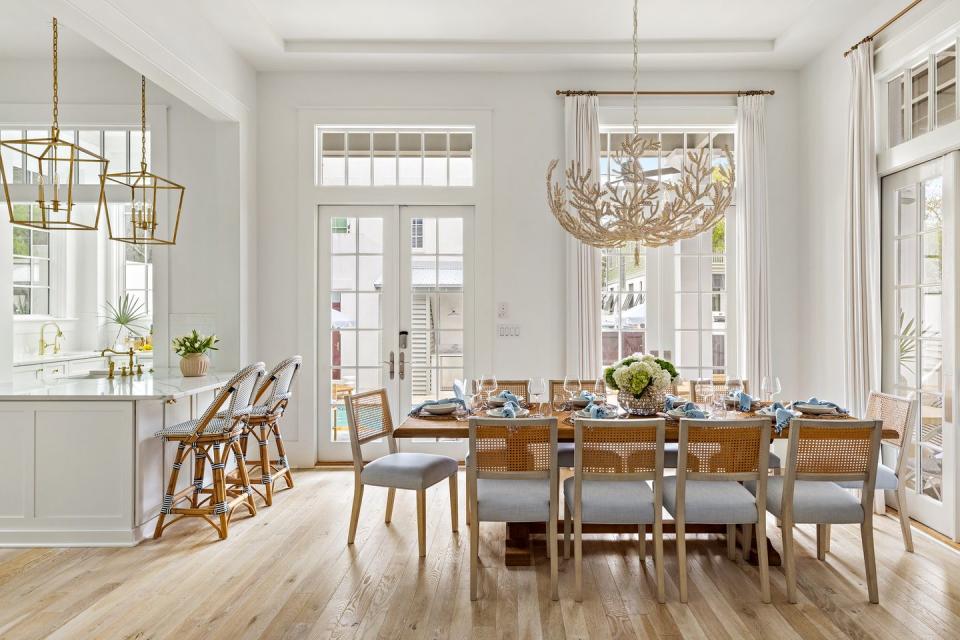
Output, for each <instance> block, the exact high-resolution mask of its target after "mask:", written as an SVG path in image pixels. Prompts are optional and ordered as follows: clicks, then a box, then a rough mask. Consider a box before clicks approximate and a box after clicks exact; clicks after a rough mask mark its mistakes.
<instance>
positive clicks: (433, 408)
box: [420, 402, 458, 416]
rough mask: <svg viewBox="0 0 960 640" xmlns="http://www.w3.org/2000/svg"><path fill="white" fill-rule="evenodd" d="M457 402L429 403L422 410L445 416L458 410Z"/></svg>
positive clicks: (433, 414)
mask: <svg viewBox="0 0 960 640" xmlns="http://www.w3.org/2000/svg"><path fill="white" fill-rule="evenodd" d="M457 406H458V405H457V403H456V402H444V403H443V404H428V405H427V406H425V407H424V408H422V409H421V410H420V411H421V412H422V413H429V414H430V415H432V416H445V415H448V414H450V413H453V412H454V411H456V410H457Z"/></svg>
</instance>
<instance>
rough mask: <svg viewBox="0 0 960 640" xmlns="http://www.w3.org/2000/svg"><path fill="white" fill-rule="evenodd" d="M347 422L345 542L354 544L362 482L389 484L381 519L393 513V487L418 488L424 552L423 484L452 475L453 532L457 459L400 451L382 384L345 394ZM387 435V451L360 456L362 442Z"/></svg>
mask: <svg viewBox="0 0 960 640" xmlns="http://www.w3.org/2000/svg"><path fill="white" fill-rule="evenodd" d="M345 400H346V405H347V424H348V427H349V430H350V449H351V451H352V452H353V474H354V475H353V509H352V511H351V513H350V530H349V533H348V534H347V544H348V545H350V544H353V542H354V539H355V538H356V535H357V522H358V521H359V519H360V504H361V502H362V501H363V487H364V486H365V485H372V486H375V487H387V513H386V516H385V517H384V520H383V521H384V523H385V524H390V520H391V519H392V518H393V501H394V498H395V497H396V492H397V489H407V490H410V491H415V492H416V493H417V540H418V542H419V546H420V557H421V558H422V557H424V556H426V555H427V489H428V488H430V487H432V486H433V485H435V484H437V483H438V482H440V481H441V480H445V479H448V478H449V480H450V523H451V526H452V528H453V532H454V533H456V532H457V520H458V517H457V461H456V460H454V459H453V458H449V457H447V456H439V455H434V454H430V453H400V452H399V450H398V448H397V439H396V438H394V437H393V418H392V417H391V415H390V404H389V402H388V401H387V391H386V389H375V390H373V391H365V392H363V393H355V394H350V395H347V396H346V398H345ZM381 438H386V440H387V446H388V448H389V451H390V453H388V454H387V455H385V456H381V457H379V458H376V459H375V460H371V461H369V462H365V461H364V459H363V451H362V447H363V445H365V444H367V443H368V442H372V441H374V440H380V439H381Z"/></svg>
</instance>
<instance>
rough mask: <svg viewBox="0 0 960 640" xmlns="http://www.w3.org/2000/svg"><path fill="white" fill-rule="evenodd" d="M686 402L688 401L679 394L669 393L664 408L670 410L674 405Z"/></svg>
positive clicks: (677, 405)
mask: <svg viewBox="0 0 960 640" xmlns="http://www.w3.org/2000/svg"><path fill="white" fill-rule="evenodd" d="M685 402H686V401H685V400H684V399H683V398H681V397H679V396H674V395H671V394H669V393H668V394H667V396H666V399H665V400H664V401H663V410H664V411H670V410H671V409H673V408H674V407H679V406H680V405H682V404H684V403H685Z"/></svg>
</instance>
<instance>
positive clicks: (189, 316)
mask: <svg viewBox="0 0 960 640" xmlns="http://www.w3.org/2000/svg"><path fill="white" fill-rule="evenodd" d="M49 73H50V71H49V62H47V61H25V60H0V86H4V87H5V89H4V92H3V95H2V97H0V101H2V102H3V103H9V104H38V105H44V104H48V103H49V101H50V85H49V82H50V81H49ZM139 79H140V78H139V74H138V73H136V72H134V71H133V70H131V69H130V68H128V67H126V66H125V65H123V64H120V63H118V62H111V61H71V60H69V59H65V60H62V61H61V64H60V104H61V107H60V119H61V123H62V124H63V125H64V126H65V127H66V126H69V123H70V108H71V106H72V105H133V106H135V107H136V108H139ZM147 91H148V102H149V103H150V104H153V105H166V107H167V131H168V134H167V168H166V171H167V173H168V174H169V177H170V178H171V179H174V180H176V181H178V182H180V183H181V184H184V185H186V187H187V192H186V197H185V200H184V207H183V216H182V218H181V226H180V233H179V236H178V243H177V245H176V246H173V247H169V248H158V249H156V250H155V252H156V254H161V253H165V254H166V258H165V259H164V257H162V256H160V257H158V260H157V267H156V269H157V274H156V276H155V293H154V296H155V302H156V308H157V311H158V313H162V312H163V310H166V312H167V318H168V322H167V323H164V322H162V321H160V320H159V319H158V322H157V336H156V337H157V343H158V344H161V345H165V344H169V338H170V334H171V333H173V334H177V333H180V332H183V331H187V330H189V329H191V328H193V327H194V326H196V327H197V328H198V329H199V330H201V331H215V332H216V333H217V334H218V335H219V336H220V337H221V340H222V342H221V345H220V351H218V352H215V353H214V354H212V356H213V361H214V366H219V367H224V368H230V367H237V366H239V365H240V359H241V358H240V349H241V307H240V305H241V300H242V299H243V297H244V296H246V295H247V294H245V293H243V294H242V293H241V283H240V275H239V273H240V264H241V261H242V260H244V259H245V257H246V256H247V254H248V252H247V251H245V250H244V249H243V248H242V246H241V242H242V241H246V240H241V227H240V224H239V222H240V216H239V213H238V200H239V197H240V196H239V194H238V189H237V188H235V184H236V173H235V172H236V171H239V169H237V168H236V167H234V171H235V172H234V173H232V174H231V172H230V169H229V162H230V161H232V162H234V163H237V165H238V164H239V159H238V157H239V154H238V153H237V148H238V145H239V135H238V133H237V131H236V125H231V124H230V123H218V122H214V121H212V120H210V119H208V118H207V117H205V116H204V115H202V114H200V113H199V112H197V111H196V110H194V109H193V108H191V107H189V106H187V105H186V104H185V103H183V102H182V101H180V100H178V99H177V98H175V97H173V96H171V95H170V94H168V93H167V92H165V91H163V90H162V89H159V88H157V87H154V86H152V85H150V84H149V83H148V88H147ZM42 115H43V118H44V122H45V121H46V120H47V119H48V118H49V115H48V109H46V108H44V109H43V111H42ZM223 149H226V150H227V152H226V154H224V153H223V151H221V150H223ZM225 155H226V157H224V156H225ZM61 233H67V232H61ZM249 235H250V234H246V236H249ZM8 244H9V243H8ZM84 245H85V246H82V247H80V246H77V247H76V250H75V252H74V254H75V255H76V256H77V257H78V259H79V260H81V261H85V259H86V257H87V256H89V255H90V254H91V253H94V252H95V249H96V247H95V243H89V242H86V243H84ZM5 246H6V245H5ZM4 264H6V262H4ZM101 269H102V266H101ZM96 272H97V265H96V264H95V263H94V264H92V265H90V264H87V266H86V267H85V274H84V277H85V278H90V277H93V276H95V274H96ZM85 284H87V286H88V287H89V286H91V285H90V284H89V279H87V280H85ZM102 293H103V292H102V291H96V290H90V289H87V290H86V291H83V292H82V296H81V291H79V290H78V291H72V292H71V295H72V296H73V297H74V298H79V299H78V302H77V309H78V314H79V315H80V316H81V320H84V319H86V320H87V322H88V323H89V320H90V318H91V315H95V314H97V313H99V310H100V309H101V307H102V305H103V303H104V302H105V300H103V299H96V298H97V297H102ZM5 308H9V305H8V306H7V307H5ZM6 318H7V315H6V314H0V341H3V342H5V343H6V342H7V341H9V340H10V336H11V335H12V332H11V331H9V330H8V329H7V328H8V327H10V321H9V320H8V319H6ZM80 324H83V323H82V322H81V323H80ZM64 329H65V333H67V343H66V344H65V348H68V349H76V348H94V347H95V346H96V345H93V344H90V340H89V337H87V338H86V339H83V340H77V339H76V338H77V336H71V335H70V331H71V330H76V331H81V330H82V328H81V327H80V326H79V325H78V326H76V327H73V326H72V327H64ZM71 337H73V338H74V340H73V341H71ZM35 342H36V340H31V341H30V342H29V343H30V344H32V345H33V348H34V349H35V348H36V347H35ZM162 353H163V350H162V349H161V350H159V351H158V354H157V364H158V366H160V365H163V358H162ZM7 362H8V360H7V359H4V360H3V361H2V363H0V368H5V367H6V363H7ZM171 363H172V364H173V365H174V366H175V365H176V361H175V359H172V360H171Z"/></svg>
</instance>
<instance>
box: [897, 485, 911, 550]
mask: <svg viewBox="0 0 960 640" xmlns="http://www.w3.org/2000/svg"><path fill="white" fill-rule="evenodd" d="M897 515H898V516H900V531H901V532H902V533H903V548H904V549H906V550H907V551H909V552H910V553H913V529H912V527H911V526H910V513H909V508H908V507H907V490H906V487H905V486H904V484H903V483H902V482H900V483H899V485H898V486H897Z"/></svg>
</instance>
